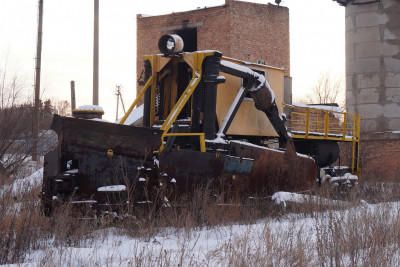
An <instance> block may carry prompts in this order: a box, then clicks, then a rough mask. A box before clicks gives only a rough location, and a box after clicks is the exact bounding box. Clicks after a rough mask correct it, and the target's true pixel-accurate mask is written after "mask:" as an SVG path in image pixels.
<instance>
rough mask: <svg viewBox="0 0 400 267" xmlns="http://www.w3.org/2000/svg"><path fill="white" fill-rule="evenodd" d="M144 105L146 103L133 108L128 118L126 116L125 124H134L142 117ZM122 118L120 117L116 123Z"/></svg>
mask: <svg viewBox="0 0 400 267" xmlns="http://www.w3.org/2000/svg"><path fill="white" fill-rule="evenodd" d="M143 107H144V105H143V104H142V105H140V106H138V107H137V108H135V109H133V110H132V112H131V114H129V116H128V118H126V120H125V122H124V125H132V124H134V123H135V122H137V121H138V120H140V119H141V118H143ZM121 120H122V118H120V119H118V120H117V121H116V122H115V123H120V121H121Z"/></svg>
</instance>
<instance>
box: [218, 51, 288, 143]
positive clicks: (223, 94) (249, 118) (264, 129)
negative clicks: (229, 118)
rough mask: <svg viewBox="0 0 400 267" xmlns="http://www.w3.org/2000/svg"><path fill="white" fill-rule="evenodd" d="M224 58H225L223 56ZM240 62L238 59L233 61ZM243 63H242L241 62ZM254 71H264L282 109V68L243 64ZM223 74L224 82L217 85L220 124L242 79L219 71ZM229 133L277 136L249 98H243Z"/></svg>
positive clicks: (265, 117) (262, 113) (280, 109)
mask: <svg viewBox="0 0 400 267" xmlns="http://www.w3.org/2000/svg"><path fill="white" fill-rule="evenodd" d="M223 59H224V60H226V59H225V58H223ZM235 63H238V64H239V63H240V61H235ZM242 64H243V63H242ZM245 66H246V67H249V68H251V69H253V70H255V71H262V72H265V76H266V79H267V81H268V82H269V84H270V86H271V88H272V90H273V91H274V94H275V101H276V104H277V106H278V108H279V111H280V112H282V111H283V106H282V103H283V97H284V72H283V70H280V69H276V68H272V67H268V66H262V65H258V64H245ZM220 75H223V76H225V78H226V82H225V83H223V84H219V85H218V89H217V91H218V92H217V111H216V112H217V120H218V124H219V125H221V123H222V120H223V119H224V117H225V115H226V113H227V112H228V110H229V107H230V106H231V104H232V102H233V100H234V99H235V96H236V94H237V92H238V91H239V89H240V87H241V85H242V79H241V78H238V77H234V76H232V75H229V74H226V73H222V72H221V73H220ZM227 134H229V135H251V136H278V134H277V133H276V132H275V130H274V128H273V126H272V125H271V123H270V122H269V120H268V118H267V116H266V115H265V114H264V112H262V111H259V110H257V109H256V108H255V106H254V101H253V100H252V99H251V98H245V99H244V101H243V102H242V105H241V106H240V108H239V110H238V112H237V114H236V116H235V118H234V120H233V122H232V124H231V126H230V127H229V130H228V132H227Z"/></svg>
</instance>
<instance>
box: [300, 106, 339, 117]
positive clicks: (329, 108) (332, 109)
mask: <svg viewBox="0 0 400 267" xmlns="http://www.w3.org/2000/svg"><path fill="white" fill-rule="evenodd" d="M292 106H295V107H301V108H314V109H322V110H326V111H332V112H333V113H332V114H333V116H335V117H340V116H342V114H339V113H342V112H343V109H342V108H341V107H336V106H329V105H323V104H321V105H307V104H302V103H292ZM335 112H339V113H335Z"/></svg>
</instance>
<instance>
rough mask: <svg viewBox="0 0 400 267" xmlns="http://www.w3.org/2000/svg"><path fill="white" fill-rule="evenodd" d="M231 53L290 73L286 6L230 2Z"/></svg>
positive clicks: (287, 11)
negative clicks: (260, 61) (261, 61)
mask: <svg viewBox="0 0 400 267" xmlns="http://www.w3.org/2000/svg"><path fill="white" fill-rule="evenodd" d="M232 5H233V6H232V8H231V14H232V33H231V43H232V44H233V45H232V49H231V51H230V53H231V56H232V57H233V56H234V57H239V59H241V60H245V61H250V62H258V60H260V59H262V60H263V61H264V62H265V64H267V65H271V66H274V67H282V68H284V69H285V75H286V76H290V43H289V9H288V8H287V7H281V6H276V5H271V4H267V5H264V4H254V3H247V2H240V1H233V2H232Z"/></svg>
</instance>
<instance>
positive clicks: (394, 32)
mask: <svg viewBox="0 0 400 267" xmlns="http://www.w3.org/2000/svg"><path fill="white" fill-rule="evenodd" d="M337 2H339V3H340V4H342V5H344V6H345V8H346V81H347V85H346V100H347V107H348V111H349V112H356V113H359V114H360V115H361V118H362V123H361V132H362V133H371V132H393V131H398V130H400V1H399V0H337Z"/></svg>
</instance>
